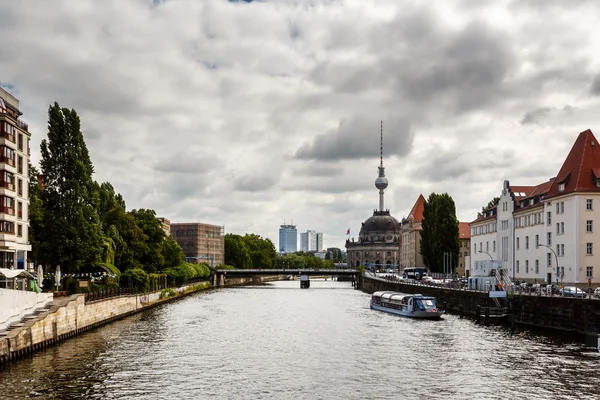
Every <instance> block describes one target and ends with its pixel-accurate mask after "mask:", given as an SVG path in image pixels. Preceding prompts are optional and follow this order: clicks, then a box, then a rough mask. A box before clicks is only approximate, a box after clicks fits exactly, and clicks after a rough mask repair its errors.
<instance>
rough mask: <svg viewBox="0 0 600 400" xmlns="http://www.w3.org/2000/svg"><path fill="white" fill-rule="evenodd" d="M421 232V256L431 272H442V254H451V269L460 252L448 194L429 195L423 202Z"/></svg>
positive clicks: (451, 200)
mask: <svg viewBox="0 0 600 400" xmlns="http://www.w3.org/2000/svg"><path fill="white" fill-rule="evenodd" d="M421 226H422V231H421V249H420V250H421V255H422V256H423V261H424V262H425V265H426V266H427V267H428V268H429V270H430V271H432V272H444V253H451V255H452V267H453V270H454V269H456V266H457V265H458V264H457V263H458V254H459V251H460V238H459V223H458V219H457V218H456V206H455V204H454V200H453V199H452V197H451V196H450V195H449V194H448V193H443V194H436V193H431V195H429V198H428V199H427V200H426V201H425V207H424V210H423V221H422V225H421Z"/></svg>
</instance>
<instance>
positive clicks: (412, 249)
mask: <svg viewBox="0 0 600 400" xmlns="http://www.w3.org/2000/svg"><path fill="white" fill-rule="evenodd" d="M424 210H425V197H423V195H422V194H421V195H419V197H418V198H417V201H416V202H415V204H414V205H413V207H412V209H411V210H410V212H409V213H408V217H407V218H403V219H402V223H401V228H400V234H401V239H400V266H401V268H412V267H416V268H425V263H424V262H423V256H421V232H422V230H423V228H422V227H421V223H422V222H423V211H424Z"/></svg>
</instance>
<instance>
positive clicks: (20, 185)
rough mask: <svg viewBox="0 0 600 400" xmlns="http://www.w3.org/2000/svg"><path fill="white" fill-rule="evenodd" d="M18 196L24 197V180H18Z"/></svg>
mask: <svg viewBox="0 0 600 400" xmlns="http://www.w3.org/2000/svg"><path fill="white" fill-rule="evenodd" d="M17 194H18V195H19V196H23V180H22V179H17Z"/></svg>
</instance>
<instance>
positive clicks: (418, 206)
mask: <svg viewBox="0 0 600 400" xmlns="http://www.w3.org/2000/svg"><path fill="white" fill-rule="evenodd" d="M424 210H425V197H423V195H422V194H420V195H419V198H418V199H417V201H416V203H415V205H414V206H413V208H412V209H411V210H410V212H409V213H408V216H409V217H410V216H411V215H412V217H413V221H423V211H424Z"/></svg>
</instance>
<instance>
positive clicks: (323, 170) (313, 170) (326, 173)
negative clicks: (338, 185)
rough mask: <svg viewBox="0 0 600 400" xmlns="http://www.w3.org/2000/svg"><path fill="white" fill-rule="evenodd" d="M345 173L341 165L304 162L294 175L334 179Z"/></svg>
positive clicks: (296, 168) (295, 169) (295, 170)
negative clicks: (333, 177)
mask: <svg viewBox="0 0 600 400" xmlns="http://www.w3.org/2000/svg"><path fill="white" fill-rule="evenodd" d="M343 172H344V168H343V167H342V166H341V165H336V164H331V163H324V162H303V163H302V164H301V165H299V166H297V167H295V168H294V175H302V176H311V177H332V176H339V175H341V174H342V173H343Z"/></svg>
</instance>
